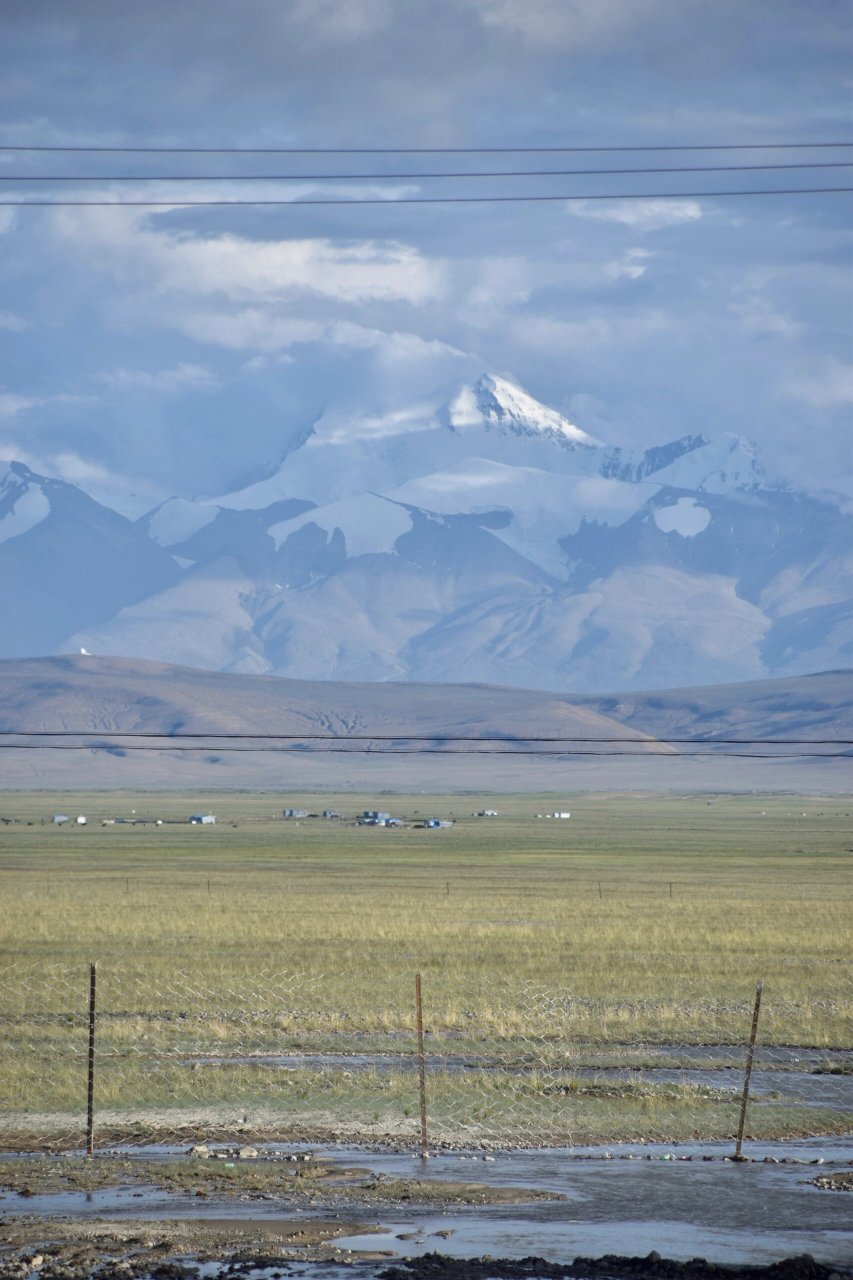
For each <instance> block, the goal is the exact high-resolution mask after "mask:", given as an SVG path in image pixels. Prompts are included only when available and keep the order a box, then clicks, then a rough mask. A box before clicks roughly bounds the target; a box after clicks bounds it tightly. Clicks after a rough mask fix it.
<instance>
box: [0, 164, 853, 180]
mask: <svg viewBox="0 0 853 1280" xmlns="http://www.w3.org/2000/svg"><path fill="white" fill-rule="evenodd" d="M850 168H853V160H823V161H818V160H810V161H806V162H799V161H797V162H794V163H791V164H782V163H780V164H711V165H678V166H671V165H669V166H656V167H653V168H630V169H494V170H484V169H479V170H470V169H465V170H457V171H456V172H446V171H441V172H430V173H427V172H423V173H107V174H91V173H84V174H73V173H57V174H44V173H37V174H26V173H0V182H21V183H27V182H315V181H317V182H402V181H407V180H409V179H415V178H417V179H422V178H580V177H590V176H592V175H598V176H599V177H601V176H604V177H612V176H613V175H622V174H628V173H755V172H758V171H764V170H768V169H772V170H778V169H850Z"/></svg>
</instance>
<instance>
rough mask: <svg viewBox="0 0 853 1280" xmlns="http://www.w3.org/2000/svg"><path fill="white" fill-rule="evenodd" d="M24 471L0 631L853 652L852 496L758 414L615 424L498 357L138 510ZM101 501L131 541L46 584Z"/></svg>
mask: <svg viewBox="0 0 853 1280" xmlns="http://www.w3.org/2000/svg"><path fill="white" fill-rule="evenodd" d="M2 474H3V473H0V476H2ZM5 474H6V475H7V477H8V476H11V477H12V479H11V480H10V479H7V480H6V481H2V480H0V484H3V485H4V487H3V488H0V573H2V572H3V571H4V570H3V565H4V560H3V555H4V552H5V554H6V556H7V559H9V560H10V561H14V563H15V564H16V565H17V566H18V568H17V569H16V570H15V573H16V574H17V577H14V579H13V598H15V597H14V591H17V592H18V593H21V592H23V593H24V595H25V597H26V600H27V605H26V610H25V616H22V620H21V626H20V627H18V629H17V631H14V634H13V638H12V639H9V638H8V635H6V634H4V637H3V647H2V650H0V655H5V656H16V655H18V654H22V653H38V652H49V651H51V650H53V651H56V650H57V649H61V648H75V649H76V648H80V647H85V648H87V649H90V650H92V651H94V652H101V653H107V652H108V653H113V654H128V655H133V656H137V657H147V658H155V659H158V660H161V661H167V662H176V663H187V664H191V665H197V666H207V667H211V668H216V669H223V670H236V671H249V672H276V673H278V674H282V675H290V676H300V677H305V678H320V679H340V680H344V679H347V680H388V679H393V680H407V679H419V680H433V681H439V680H442V681H447V680H450V681H453V680H456V681H460V680H462V681H471V680H475V681H489V682H495V683H502V684H515V685H523V686H527V687H538V688H551V689H570V690H575V691H585V690H588V691H595V690H600V689H608V688H614V687H618V688H622V689H629V688H649V687H655V686H665V685H673V684H676V683H679V684H702V683H711V682H715V681H727V680H738V679H750V678H757V677H761V676H764V675H782V674H797V673H800V672H805V671H811V670H816V669H820V668H826V667H832V666H843V665H849V664H850V658H851V652H853V638H851V631H850V613H851V605H850V595H851V592H850V585H851V569H850V548H851V546H853V538H851V527H850V526H851V520H850V517H849V515H848V514H846V513H845V510H844V509H843V505H842V500H840V499H839V500H838V501H835V500H834V499H832V498H828V497H826V496H822V497H818V496H814V495H809V494H806V493H803V492H796V491H792V490H788V489H785V488H783V487H781V486H778V485H775V484H774V483H773V482H772V481H770V480H769V479H768V478H767V476H766V475H765V473H764V471H763V469H762V467H761V464H760V461H759V460H758V458H757V457H756V454H755V450H754V447H753V446H752V445H751V444H750V443H749V442H748V441H746V440H743V439H742V438H740V437H737V436H732V435H725V434H724V435H722V436H721V437H720V438H719V439H717V440H713V441H712V440H708V439H706V438H704V437H703V436H700V435H693V434H688V435H685V436H684V437H683V438H681V439H679V440H677V441H674V442H671V443H669V444H664V445H660V446H656V447H654V448H651V449H647V450H645V451H642V452H638V453H636V454H633V453H630V452H629V451H627V450H624V449H614V448H610V447H608V446H607V445H606V444H604V443H603V442H601V441H599V440H597V439H595V438H593V437H592V436H590V435H588V434H587V433H586V432H584V431H583V430H582V429H581V428H580V427H579V426H576V425H575V424H574V423H572V422H570V421H569V420H568V419H566V418H565V417H563V416H562V415H561V414H559V413H558V412H557V411H556V410H554V409H551V408H548V407H547V406H545V405H542V404H540V403H539V402H538V401H536V400H535V399H533V397H531V396H530V395H528V394H527V393H526V392H524V391H522V390H521V389H520V388H518V387H516V386H514V385H512V384H511V383H510V382H507V381H506V380H504V379H500V378H495V377H485V378H483V379H481V380H480V382H478V383H477V384H475V385H473V386H466V387H463V388H461V389H460V390H459V392H458V393H457V394H456V395H455V396H454V397H453V398H452V399H451V400H450V402H449V403H448V404H446V405H444V406H435V405H414V406H409V407H407V408H404V409H400V408H396V409H395V410H393V411H390V412H372V413H367V412H360V413H352V412H347V413H344V412H343V411H340V410H337V409H335V408H330V409H329V410H328V411H327V412H326V413H325V414H323V416H322V417H321V418H320V419H319V420H318V421H317V422H316V423H314V425H313V427H312V428H311V430H310V431H308V432H307V433H306V434H305V435H304V436H303V438H302V440H301V442H300V443H299V444H298V445H297V446H296V447H294V448H292V449H291V450H290V451H289V452H288V453H287V454H286V455H285V456H284V457H282V458H281V459H280V461H279V462H278V464H277V465H276V466H275V467H274V468H273V469H272V470H271V471H270V472H269V473H268V474H267V475H266V476H265V478H264V479H262V480H259V481H258V482H256V483H254V484H251V485H249V486H248V487H246V488H242V489H240V490H237V491H235V492H233V493H228V494H225V495H223V496H221V497H219V498H216V499H205V500H195V501H191V500H189V499H186V498H173V499H170V500H169V501H168V502H166V503H163V504H162V505H161V506H159V507H158V508H156V509H155V510H154V511H152V512H150V513H149V514H148V515H146V516H145V517H143V518H142V519H141V520H139V521H137V522H135V523H134V524H131V523H130V522H128V521H126V520H123V518H122V517H120V516H116V515H115V513H114V512H109V513H107V512H105V509H104V508H102V507H99V506H98V505H97V504H96V503H94V502H92V501H91V499H88V498H86V497H85V495H83V494H82V493H80V491H79V490H73V493H74V494H76V495H77V497H76V498H75V500H74V501H72V500H71V498H70V497H69V496H68V495H67V494H65V490H70V489H71V488H72V487H71V486H66V485H61V484H60V483H59V482H50V481H45V480H43V479H41V478H39V477H34V476H32V474H31V473H27V472H26V468H23V469H21V468H19V467H17V464H15V465H14V466H13V467H12V468H11V469H10V471H8V472H7V473H5ZM51 485H53V486H54V488H51V487H50V486H51ZM60 498H61V501H60ZM75 502H76V506H75ZM57 503H59V505H60V507H61V508H62V514H61V517H60V514H58V512H57V508H56V504H57ZM45 504H48V505H50V515H49V516H48V514H47V507H46V506H45ZM63 504H64V505H63ZM96 513H98V514H97V515H96ZM84 516H85V520H84ZM81 520H83V522H84V523H85V522H86V521H88V526H87V527H88V530H89V537H90V540H91V538H95V540H96V541H97V536H96V534H95V528H96V527H97V529H98V530H99V531H100V536H102V539H103V541H104V542H105V544H108V545H105V546H104V547H102V548H100V549H99V550H98V552H97V555H95V554H94V552H93V551H92V550H91V549H90V548H89V544H88V543H87V544H86V551H85V555H84V556H83V558H84V559H85V560H86V561H87V562H90V561H91V563H92V564H94V563H95V562H97V563H98V564H101V563H103V564H105V565H108V566H111V568H110V571H109V572H108V571H107V570H106V569H105V570H103V571H102V572H98V573H96V575H95V576H97V577H99V578H100V579H103V582H104V584H105V586H104V590H103V591H101V592H100V594H96V595H93V596H92V598H91V600H89V601H87V600H86V592H82V593H81V592H80V591H79V590H78V591H71V590H67V591H63V593H59V592H58V591H57V589H56V586H55V581H56V577H57V575H58V576H59V577H62V578H63V581H64V580H65V576H66V575H65V574H64V572H63V570H62V569H59V570H56V569H51V570H47V569H46V568H44V567H42V568H41V569H40V570H39V571H38V572H40V573H41V574H42V575H44V574H45V573H47V575H48V577H47V580H43V578H42V579H38V581H39V582H41V585H28V584H29V582H30V577H31V575H33V574H35V575H36V576H35V577H33V583H34V584H35V583H36V579H37V576H38V575H37V573H36V570H35V569H34V568H33V566H34V565H35V564H36V562H37V561H42V560H43V561H45V563H48V562H49V563H54V561H55V563H56V564H60V563H62V562H63V561H62V557H63V556H64V557H65V558H66V560H67V558H68V557H69V556H74V555H77V551H78V549H79V547H80V546H81V545H82V541H81V540H82V539H83V534H82V532H81ZM7 522H11V523H7ZM115 522H118V523H115ZM43 526H45V528H46V529H47V530H50V529H51V528H54V529H56V530H57V532H56V534H55V535H54V540H53V543H52V544H51V546H50V547H49V546H48V545H47V543H46V542H45V536H46V534H45V531H44V529H43ZM60 528H61V532H60ZM40 529H42V530H43V531H42V533H41V534H40V533H39V530H40ZM4 530H8V532H7V533H5V534H4ZM4 538H5V541H3V539H4ZM60 544H61V545H60ZM99 545H100V544H99ZM98 557H100V559H99V558H98ZM119 563H120V564H121V565H122V566H124V567H123V568H119ZM137 563H138V569H137V568H136V567H135V566H136V565H137ZM21 566H23V567H21ZM110 572H112V573H113V575H114V577H115V576H117V578H118V581H119V582H121V583H122V584H123V587H124V589H125V591H124V594H122V592H121V591H116V590H112V589H111V591H110V590H107V589H106V584H107V583H108V582H112V580H113V579H112V578H111V577H110ZM51 574H53V577H51ZM72 578H73V575H71V577H69V578H68V582H69V583H70V582H71V580H72ZM27 593H29V594H27ZM4 594H5V592H4ZM81 595H82V599H81ZM36 596H37V597H38V600H36ZM72 601H73V604H74V607H73V608H72V607H71V602H72ZM87 610H88V611H87ZM18 613H20V610H18ZM45 619H49V620H50V621H49V624H48V623H47V622H46V621H45ZM29 637H32V638H31V639H30V638H29Z"/></svg>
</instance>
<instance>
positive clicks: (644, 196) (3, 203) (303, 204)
mask: <svg viewBox="0 0 853 1280" xmlns="http://www.w3.org/2000/svg"><path fill="white" fill-rule="evenodd" d="M851 191H853V187H784V188H781V189H780V188H764V189H759V190H750V191H619V192H613V191H607V192H591V193H588V194H586V195H580V194H577V193H573V194H571V195H568V194H566V195H529V196H401V197H399V198H394V197H390V198H389V197H385V196H377V197H373V196H370V197H358V198H356V199H353V200H341V199H323V198H319V199H315V198H314V197H310V198H309V199H307V200H302V199H294V200H246V199H236V200H207V199H205V200H185V199H183V198H181V197H175V198H174V199H172V200H0V208H15V209H22V208H23V209H27V208H29V209H68V208H75V209H95V208H99V209H121V208H129V209H178V208H205V207H207V208H214V207H215V208H228V207H232V208H238V207H248V206H251V207H254V208H264V207H265V208H292V209H301V208H308V207H310V206H317V205H326V206H328V205H346V207H347V208H350V209H352V208H355V207H356V206H357V205H380V204H381V205H387V206H388V207H389V208H394V207H396V206H397V205H403V204H536V203H543V202H548V203H555V202H559V201H563V202H567V201H568V202H577V201H585V200H692V199H713V200H719V199H722V198H724V197H730V196H819V195H837V194H840V193H843V192H847V193H849V192H851Z"/></svg>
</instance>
